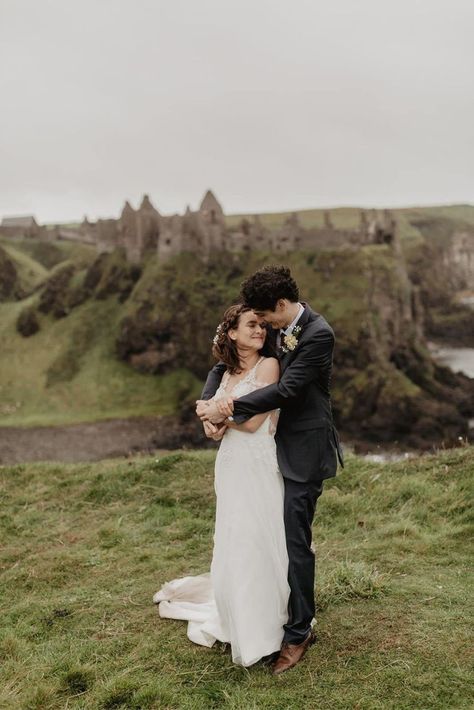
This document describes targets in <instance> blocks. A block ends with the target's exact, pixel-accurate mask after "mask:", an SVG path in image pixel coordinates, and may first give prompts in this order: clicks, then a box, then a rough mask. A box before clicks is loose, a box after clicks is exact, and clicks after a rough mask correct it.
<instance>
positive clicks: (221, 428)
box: [211, 423, 227, 441]
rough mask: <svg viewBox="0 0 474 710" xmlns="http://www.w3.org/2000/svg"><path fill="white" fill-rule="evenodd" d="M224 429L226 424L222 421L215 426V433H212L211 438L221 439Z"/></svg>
mask: <svg viewBox="0 0 474 710" xmlns="http://www.w3.org/2000/svg"><path fill="white" fill-rule="evenodd" d="M226 430H227V424H225V423H224V424H221V425H219V427H217V431H216V433H215V434H213V436H212V437H211V438H212V439H214V441H220V440H221V439H222V437H223V436H224V434H225V433H226Z"/></svg>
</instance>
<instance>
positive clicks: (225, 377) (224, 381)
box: [221, 370, 230, 389]
mask: <svg viewBox="0 0 474 710" xmlns="http://www.w3.org/2000/svg"><path fill="white" fill-rule="evenodd" d="M229 378H230V372H229V370H226V371H225V372H224V374H223V375H222V380H221V385H222V387H223V388H224V389H225V388H226V386H227V383H228V382H229Z"/></svg>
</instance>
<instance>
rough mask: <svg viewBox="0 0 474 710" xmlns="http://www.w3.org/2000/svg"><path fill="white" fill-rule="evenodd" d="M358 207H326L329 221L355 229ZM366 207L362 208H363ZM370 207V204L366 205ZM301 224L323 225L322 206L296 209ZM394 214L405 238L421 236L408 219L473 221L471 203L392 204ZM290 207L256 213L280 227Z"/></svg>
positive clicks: (232, 221)
mask: <svg viewBox="0 0 474 710" xmlns="http://www.w3.org/2000/svg"><path fill="white" fill-rule="evenodd" d="M361 209H363V208H361V207H332V208H329V210H330V213H331V221H332V222H333V224H334V226H335V227H336V228H338V229H355V228H356V227H358V225H359V220H360V212H361ZM364 209H365V208H364ZM367 209H370V208H367ZM295 212H296V214H297V215H298V217H299V220H300V222H301V224H302V226H303V227H306V228H310V227H322V226H323V225H324V213H325V209H322V208H320V209H307V210H295ZM391 212H393V214H394V215H395V217H396V218H397V221H398V224H399V229H400V235H401V236H402V237H404V238H416V239H420V238H422V237H423V235H422V233H421V232H420V231H419V230H418V229H417V227H416V226H414V225H413V224H411V222H413V221H416V220H419V219H425V220H428V219H431V220H436V219H449V220H450V221H452V222H454V223H458V224H459V225H463V224H469V225H471V226H473V225H474V205H439V206H433V207H423V206H419V207H397V208H391ZM292 213H293V211H288V212H266V213H263V214H259V217H260V220H261V222H262V224H264V225H265V226H267V227H269V228H271V229H275V228H277V227H280V226H281V225H282V224H283V223H284V221H285V219H287V218H288V217H289V216H290V215H291V214H292ZM249 216H251V215H249V214H234V215H228V216H227V217H226V221H227V224H228V225H229V226H230V227H231V226H234V225H236V224H238V223H239V222H240V221H241V220H242V219H243V218H244V217H247V218H248V217H249Z"/></svg>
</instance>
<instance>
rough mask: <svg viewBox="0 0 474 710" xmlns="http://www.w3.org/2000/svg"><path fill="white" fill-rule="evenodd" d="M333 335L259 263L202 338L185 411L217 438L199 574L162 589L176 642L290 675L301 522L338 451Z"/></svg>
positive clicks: (308, 573)
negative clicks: (209, 524) (195, 397)
mask: <svg viewBox="0 0 474 710" xmlns="http://www.w3.org/2000/svg"><path fill="white" fill-rule="evenodd" d="M333 348H334V333H333V331H332V329H331V327H330V325H329V324H328V323H327V322H326V320H325V319H324V318H323V316H321V315H320V314H318V313H316V312H315V311H313V310H312V309H311V308H310V306H309V305H308V304H306V303H300V301H299V293H298V287H297V284H296V282H295V281H294V279H293V278H292V276H291V274H290V271H289V269H287V268H285V267H282V266H273V267H265V268H263V269H260V270H259V271H257V272H256V273H254V274H253V275H252V276H250V277H249V278H248V279H247V280H246V281H244V283H243V284H242V293H241V303H239V304H238V305H234V306H231V307H230V308H228V309H227V311H226V312H225V314H224V318H223V321H222V322H221V323H220V324H219V326H218V327H217V331H216V336H215V338H214V345H213V354H214V356H215V357H216V359H217V360H218V363H217V364H216V365H215V366H214V367H213V369H212V370H211V371H210V373H209V375H208V378H207V381H206V384H205V387H204V390H203V392H202V399H201V400H199V401H198V402H197V408H196V412H197V415H198V416H199V417H200V419H201V420H202V422H203V426H204V429H205V432H206V435H207V436H209V437H211V438H214V439H216V440H220V441H221V444H220V448H219V451H218V453H217V457H216V464H215V492H216V521H215V532H214V550H213V556H212V563H211V572H210V575H209V574H203V575H198V576H194V577H184V578H182V579H177V580H173V581H172V582H168V583H167V584H165V585H164V586H163V587H162V588H161V589H160V591H159V592H157V593H156V594H155V596H154V601H155V602H156V603H158V604H159V613H160V616H162V617H167V618H174V619H185V620H187V621H188V622H189V623H188V637H189V638H190V639H191V640H192V641H194V642H195V643H198V644H201V645H204V646H212V645H213V644H214V643H215V641H216V640H218V641H221V642H224V643H228V644H230V646H231V650H232V659H233V661H234V662H235V663H237V664H240V665H243V666H250V665H253V664H254V663H256V662H257V661H260V660H263V662H264V663H268V664H271V667H272V669H273V672H274V673H275V674H279V673H282V672H284V671H286V670H288V669H289V668H292V667H293V666H294V665H296V663H298V661H299V660H300V659H301V658H302V657H303V655H304V653H305V651H306V650H307V649H308V647H309V646H310V645H311V644H312V643H313V642H314V635H313V631H312V623H313V620H314V615H315V602H314V553H313V550H312V546H311V540H312V537H311V525H312V522H313V516H314V512H315V508H316V502H317V500H318V498H319V496H320V495H321V493H322V490H323V482H324V480H325V479H327V478H330V477H332V476H334V475H335V474H336V469H337V463H338V460H339V462H340V464H341V465H343V458H342V451H341V448H340V445H339V439H338V434H337V431H336V429H335V427H334V424H333V420H332V412H331V401H330V391H329V388H330V378H331V369H332V357H333Z"/></svg>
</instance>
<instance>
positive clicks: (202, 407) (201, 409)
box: [196, 399, 209, 419]
mask: <svg viewBox="0 0 474 710" xmlns="http://www.w3.org/2000/svg"><path fill="white" fill-rule="evenodd" d="M208 408H209V401H208V400H206V399H198V400H196V414H197V416H198V417H199V419H203V417H205V416H206V413H207V410H208Z"/></svg>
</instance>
